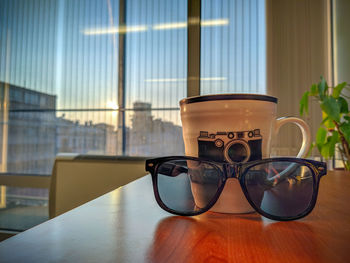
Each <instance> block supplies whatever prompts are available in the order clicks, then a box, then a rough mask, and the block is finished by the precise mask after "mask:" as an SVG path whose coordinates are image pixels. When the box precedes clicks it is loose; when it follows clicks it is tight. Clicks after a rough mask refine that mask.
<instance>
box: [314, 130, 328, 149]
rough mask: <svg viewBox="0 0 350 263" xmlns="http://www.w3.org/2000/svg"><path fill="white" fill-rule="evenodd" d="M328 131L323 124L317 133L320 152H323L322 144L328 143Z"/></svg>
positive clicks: (317, 144)
mask: <svg viewBox="0 0 350 263" xmlns="http://www.w3.org/2000/svg"><path fill="white" fill-rule="evenodd" d="M326 136H327V131H326V129H324V128H323V127H322V126H321V127H320V128H318V130H317V133H316V146H317V149H318V150H319V152H320V153H321V154H322V146H323V145H324V144H325V143H326Z"/></svg>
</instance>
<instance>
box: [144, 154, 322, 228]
mask: <svg viewBox="0 0 350 263" xmlns="http://www.w3.org/2000/svg"><path fill="white" fill-rule="evenodd" d="M174 160H182V161H186V160H190V161H199V162H202V163H208V164H210V165H211V166H212V167H214V168H215V169H216V170H217V171H218V174H219V176H220V179H221V183H220V185H219V187H218V190H217V192H216V193H215V195H214V197H213V198H212V200H211V201H210V202H209V203H208V205H207V206H205V207H203V208H202V209H200V210H198V211H194V212H188V213H186V212H179V211H175V210H173V209H171V208H169V207H167V206H166V205H165V204H164V203H163V201H162V200H161V198H160V195H159V191H158V180H157V179H158V178H157V177H158V173H157V172H158V168H159V166H160V165H161V164H163V163H165V162H168V161H174ZM271 162H292V163H298V164H302V165H303V166H306V167H308V168H309V169H310V171H311V173H312V177H313V189H314V191H313V195H312V199H311V202H310V203H309V205H308V207H307V209H305V211H303V213H301V214H299V215H296V216H293V217H281V216H275V215H271V214H268V213H266V212H264V211H262V210H261V209H260V208H259V207H257V206H256V205H255V204H254V202H253V201H252V200H251V198H250V196H249V193H248V190H247V188H246V185H245V183H244V178H245V175H246V173H247V171H249V169H250V168H251V167H254V166H256V165H260V164H265V163H271ZM146 171H148V172H150V173H151V176H152V184H153V191H154V195H155V199H156V201H157V203H158V205H159V206H160V207H161V208H162V209H164V210H165V211H167V212H169V213H172V214H175V215H180V216H195V215H199V214H203V213H205V212H207V211H208V210H209V209H210V208H211V207H213V206H214V204H215V203H216V202H217V200H218V199H219V197H220V195H221V193H222V190H223V189H224V187H225V183H226V181H227V179H229V178H236V179H237V180H238V181H239V183H240V186H241V188H242V191H243V193H244V195H245V197H246V199H247V201H248V202H249V204H250V205H251V206H252V207H253V208H254V210H255V211H256V212H258V213H259V214H260V215H262V216H264V217H266V218H269V219H272V220H278V221H290V220H296V219H300V218H302V217H305V216H307V215H308V214H309V213H311V211H312V210H313V208H314V207H315V204H316V201H317V195H318V189H319V183H320V179H321V177H322V176H324V175H326V174H327V165H326V163H324V162H319V161H315V160H309V159H302V158H289V157H278V158H268V159H262V160H256V161H252V162H246V163H235V164H230V163H227V162H215V161H212V160H208V159H204V158H199V157H191V156H168V157H161V158H154V159H148V160H146Z"/></svg>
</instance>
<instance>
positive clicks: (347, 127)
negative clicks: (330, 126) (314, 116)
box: [339, 122, 350, 143]
mask: <svg viewBox="0 0 350 263" xmlns="http://www.w3.org/2000/svg"><path fill="white" fill-rule="evenodd" d="M339 128H340V131H341V132H342V133H343V134H344V138H345V140H346V141H347V142H348V143H350V123H349V122H343V123H342V124H341V125H340V127H339Z"/></svg>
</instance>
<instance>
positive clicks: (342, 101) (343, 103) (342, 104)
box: [337, 97, 349, 113]
mask: <svg viewBox="0 0 350 263" xmlns="http://www.w3.org/2000/svg"><path fill="white" fill-rule="evenodd" d="M337 102H338V104H339V108H340V113H349V108H348V102H347V101H346V100H345V99H344V98H343V97H339V98H338V99H337Z"/></svg>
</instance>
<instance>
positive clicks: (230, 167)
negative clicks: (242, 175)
mask: <svg viewBox="0 0 350 263" xmlns="http://www.w3.org/2000/svg"><path fill="white" fill-rule="evenodd" d="M238 174H239V172H238V165H237V164H230V163H228V164H226V176H227V179H228V178H238Z"/></svg>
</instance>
